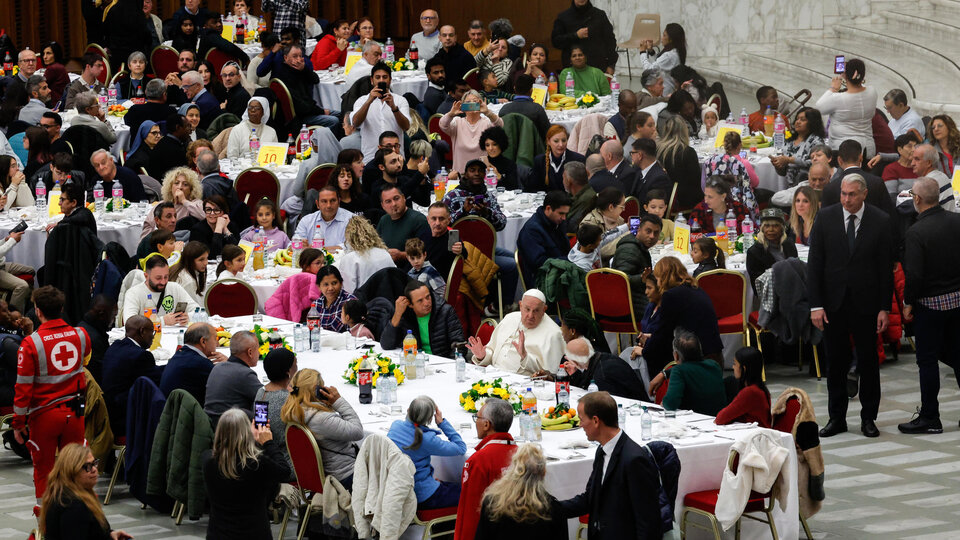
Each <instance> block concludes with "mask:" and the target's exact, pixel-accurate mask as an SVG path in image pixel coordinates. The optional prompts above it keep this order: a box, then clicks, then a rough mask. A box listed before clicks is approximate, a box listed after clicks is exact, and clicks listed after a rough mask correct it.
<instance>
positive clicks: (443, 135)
mask: <svg viewBox="0 0 960 540" xmlns="http://www.w3.org/2000/svg"><path fill="white" fill-rule="evenodd" d="M441 118H443V115H442V114H439V113H437V114H435V115H433V116H431V117H430V119H429V120H428V121H427V129H428V130H429V131H430V133H431V134H432V133H436V134H437V135H439V136H440V140H441V141H445V142H446V143H447V146H448V147H449V148H450V149H449V150H447V152H446V154H444V155H441V156H440V159H441V161H443V162H444V163H447V162H450V161H452V160H453V138H451V137H450V134H449V133H447V132H446V131H444V130H442V129H440V119H441Z"/></svg>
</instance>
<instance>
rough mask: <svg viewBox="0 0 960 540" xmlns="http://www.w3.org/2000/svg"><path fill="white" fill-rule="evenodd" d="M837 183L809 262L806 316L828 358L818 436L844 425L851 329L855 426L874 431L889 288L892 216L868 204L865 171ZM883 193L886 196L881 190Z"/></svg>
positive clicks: (821, 215) (813, 233)
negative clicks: (856, 386) (856, 379)
mask: <svg viewBox="0 0 960 540" xmlns="http://www.w3.org/2000/svg"><path fill="white" fill-rule="evenodd" d="M846 142H849V141H844V144H846ZM842 151H843V149H842V145H841V152H842ZM840 190H841V191H840V204H838V205H832V206H825V207H824V208H823V209H822V210H820V213H819V214H817V219H816V221H815V222H814V223H813V230H812V231H811V232H810V254H809V259H808V263H807V296H808V298H809V300H810V306H811V307H812V308H811V311H810V319H811V322H812V323H813V325H814V326H816V327H817V328H818V329H820V330H823V331H824V340H825V341H826V348H827V355H828V357H829V358H830V369H829V373H828V375H827V390H828V393H829V404H828V410H829V413H830V421H829V422H828V423H827V425H826V426H824V427H823V429H821V430H820V436H821V437H831V436H833V435H836V434H838V433H842V432H845V431H846V430H847V418H846V416H847V405H848V401H849V397H848V395H847V372H848V371H849V370H850V362H851V359H852V354H851V352H852V351H851V339H850V338H851V335H852V337H853V346H854V347H855V348H856V351H857V371H858V372H859V373H860V403H861V405H862V409H861V410H860V419H861V424H860V430H861V431H862V432H863V434H864V435H865V436H867V437H878V436H879V435H880V431H879V430H878V429H877V426H876V423H875V420H876V418H877V411H878V409H879V407H880V370H879V363H878V360H877V336H876V334H878V333H880V332H883V331H884V330H886V328H887V324H888V323H889V318H888V315H887V314H888V313H889V311H890V298H891V297H892V295H893V262H892V254H893V250H892V243H891V236H892V235H891V234H890V230H891V226H890V220H891V218H890V217H889V216H888V215H887V214H886V213H885V212H883V211H882V210H879V209H878V208H877V207H875V206H873V205H870V204H865V201H866V199H867V182H866V180H864V179H863V176H860V175H859V174H850V175H847V176H846V177H844V179H843V180H842V184H841V186H840ZM883 197H884V198H886V199H887V201H889V200H890V199H889V198H888V197H887V194H886V190H883Z"/></svg>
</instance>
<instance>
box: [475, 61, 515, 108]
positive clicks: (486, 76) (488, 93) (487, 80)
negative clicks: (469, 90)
mask: <svg viewBox="0 0 960 540" xmlns="http://www.w3.org/2000/svg"><path fill="white" fill-rule="evenodd" d="M480 86H482V87H483V88H482V89H481V90H480V94H481V95H482V96H483V99H484V101H486V102H487V105H493V104H496V103H507V102H508V101H512V100H513V94H508V93H506V92H504V91H503V90H500V89H499V88H497V86H498V83H497V76H496V75H494V73H493V71H490V70H489V69H482V70H480Z"/></svg>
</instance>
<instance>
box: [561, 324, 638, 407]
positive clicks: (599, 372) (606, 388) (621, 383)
mask: <svg viewBox="0 0 960 540" xmlns="http://www.w3.org/2000/svg"><path fill="white" fill-rule="evenodd" d="M564 357H565V358H566V361H565V362H564V363H563V366H562V367H563V369H564V371H566V372H567V375H568V376H569V377H570V384H572V385H573V386H578V387H580V388H583V389H584V390H586V389H587V388H588V387H589V386H590V383H591V382H594V383H597V388H599V389H600V391H602V392H610V393H611V394H613V395H615V396H619V397H624V398H627V399H638V400H644V401H646V400H647V399H649V397H648V396H647V391H646V387H645V386H644V381H642V380H641V379H640V377H639V376H637V372H636V371H634V370H633V369H632V368H631V367H630V364H628V363H627V362H624V361H623V359H621V358H620V357H618V356H617V355H615V354H611V353H607V352H599V351H595V350H594V349H593V345H591V344H590V340H589V339H587V338H585V337H583V336H580V337H577V338H574V339H571V340H570V341H568V342H567V345H566V353H565V354H564ZM544 375H546V376H547V377H548V378H554V377H555V374H554V373H549V374H548V373H544Z"/></svg>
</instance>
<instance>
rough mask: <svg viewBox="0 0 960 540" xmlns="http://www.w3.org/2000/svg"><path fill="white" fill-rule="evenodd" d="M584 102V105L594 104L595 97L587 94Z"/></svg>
mask: <svg viewBox="0 0 960 540" xmlns="http://www.w3.org/2000/svg"><path fill="white" fill-rule="evenodd" d="M583 102H584V103H593V96H592V95H590V94H587V95H585V96H583Z"/></svg>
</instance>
